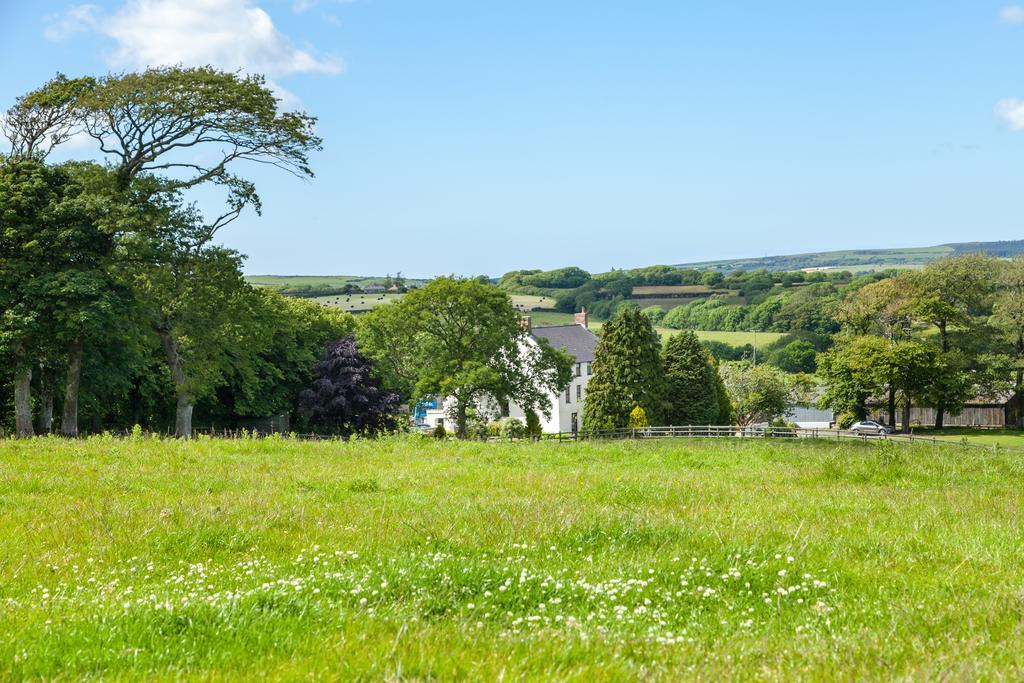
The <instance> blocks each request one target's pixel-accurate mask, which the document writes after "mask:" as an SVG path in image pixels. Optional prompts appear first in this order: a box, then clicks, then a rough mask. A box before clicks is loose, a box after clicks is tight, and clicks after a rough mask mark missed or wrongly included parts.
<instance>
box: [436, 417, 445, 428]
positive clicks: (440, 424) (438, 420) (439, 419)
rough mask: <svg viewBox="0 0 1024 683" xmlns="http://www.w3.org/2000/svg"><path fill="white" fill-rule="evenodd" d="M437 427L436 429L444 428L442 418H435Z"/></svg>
mask: <svg viewBox="0 0 1024 683" xmlns="http://www.w3.org/2000/svg"><path fill="white" fill-rule="evenodd" d="M437 426H438V427H444V418H443V417H439V418H437Z"/></svg>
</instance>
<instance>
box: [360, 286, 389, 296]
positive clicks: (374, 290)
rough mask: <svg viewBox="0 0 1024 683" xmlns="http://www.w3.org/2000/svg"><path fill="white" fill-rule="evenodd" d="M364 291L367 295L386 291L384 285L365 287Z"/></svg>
mask: <svg viewBox="0 0 1024 683" xmlns="http://www.w3.org/2000/svg"><path fill="white" fill-rule="evenodd" d="M363 291H364V292H366V293H367V294H380V293H381V292H383V291H385V290H384V286H383V285H367V286H365V287H363Z"/></svg>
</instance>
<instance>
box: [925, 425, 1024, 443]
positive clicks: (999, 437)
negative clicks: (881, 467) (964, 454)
mask: <svg viewBox="0 0 1024 683" xmlns="http://www.w3.org/2000/svg"><path fill="white" fill-rule="evenodd" d="M914 433H915V434H920V435H921V436H934V437H938V438H940V439H947V440H949V441H966V442H967V443H974V444H983V445H986V446H1001V447H1005V448H1024V430H1022V429H968V428H961V427H947V428H946V429H940V430H935V429H927V428H924V429H922V428H917V429H915V430H914Z"/></svg>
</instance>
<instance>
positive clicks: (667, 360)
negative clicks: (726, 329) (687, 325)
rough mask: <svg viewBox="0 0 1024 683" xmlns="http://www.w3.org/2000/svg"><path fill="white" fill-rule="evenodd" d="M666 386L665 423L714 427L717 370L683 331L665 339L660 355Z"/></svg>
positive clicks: (689, 333)
mask: <svg viewBox="0 0 1024 683" xmlns="http://www.w3.org/2000/svg"><path fill="white" fill-rule="evenodd" d="M662 361H663V363H664V365H665V378H666V380H667V382H668V392H667V395H668V409H667V410H666V413H665V421H666V422H667V423H669V424H673V425H694V424H696V425H710V424H717V423H718V418H719V412H720V409H719V404H718V392H717V382H718V381H719V380H718V379H717V377H716V375H717V374H718V369H717V368H716V367H715V366H714V365H713V364H712V362H711V358H710V356H709V354H708V352H707V349H705V348H704V347H703V346H702V345H701V343H700V340H699V339H698V338H697V334H696V333H695V332H693V331H690V330H687V331H685V332H680V333H679V334H674V335H672V337H670V338H669V340H668V343H667V344H666V345H665V351H664V352H663V353H662Z"/></svg>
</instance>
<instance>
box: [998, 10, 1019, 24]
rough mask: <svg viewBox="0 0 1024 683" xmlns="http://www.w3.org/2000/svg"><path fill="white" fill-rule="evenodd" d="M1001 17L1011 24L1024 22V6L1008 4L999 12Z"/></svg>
mask: <svg viewBox="0 0 1024 683" xmlns="http://www.w3.org/2000/svg"><path fill="white" fill-rule="evenodd" d="M999 18H1000V19H1002V20H1003V21H1005V22H1007V23H1009V24H1024V6H1021V5H1008V6H1006V7H1004V8H1003V9H1002V11H1000V12H999Z"/></svg>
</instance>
